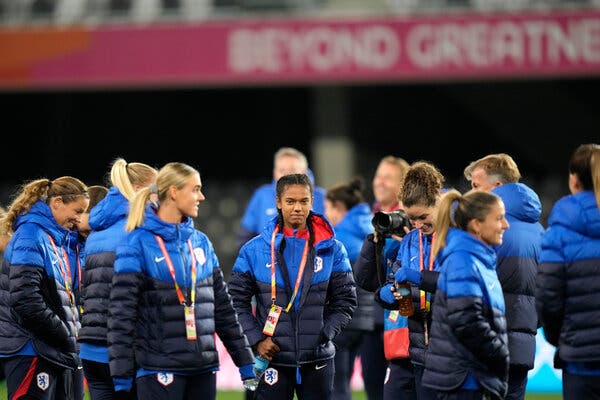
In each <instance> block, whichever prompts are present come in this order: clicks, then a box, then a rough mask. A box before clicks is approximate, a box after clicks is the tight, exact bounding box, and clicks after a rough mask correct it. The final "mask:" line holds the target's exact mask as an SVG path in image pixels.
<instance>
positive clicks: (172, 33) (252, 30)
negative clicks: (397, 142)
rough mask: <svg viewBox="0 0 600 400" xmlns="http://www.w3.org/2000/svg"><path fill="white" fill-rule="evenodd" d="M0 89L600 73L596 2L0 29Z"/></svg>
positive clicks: (599, 32) (362, 80) (361, 80)
mask: <svg viewBox="0 0 600 400" xmlns="http://www.w3.org/2000/svg"><path fill="white" fill-rule="evenodd" d="M0 54H1V55H2V57H0V88H3V89H7V88H25V89H29V88H43V87H56V86H58V87H64V86H67V87H79V86H83V87H90V86H92V87H93V86H100V87H103V86H157V85H159V86H161V85H162V86H169V85H178V86H194V85H264V84H313V83H352V82H371V81H378V82H388V81H432V80H437V81H440V80H445V81H447V80H481V79H488V80H489V79H502V78H538V77H564V76H592V75H600V10H578V11H567V10H564V11H554V12H521V13H517V14H513V13H510V14H508V13H502V14H475V13H468V14H460V15H454V14H450V15H420V16H412V17H398V16H395V17H382V18H342V19H339V18H338V19H322V18H319V19H316V18H315V19H283V18H282V19H263V20H247V19H237V20H229V21H205V22H198V23H188V22H180V23H169V24H154V25H134V24H122V25H98V26H78V27H72V26H69V27H56V26H52V27H50V26H49V27H30V28H27V29H25V28H19V27H3V28H0Z"/></svg>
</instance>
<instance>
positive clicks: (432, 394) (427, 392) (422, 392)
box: [413, 364, 437, 400]
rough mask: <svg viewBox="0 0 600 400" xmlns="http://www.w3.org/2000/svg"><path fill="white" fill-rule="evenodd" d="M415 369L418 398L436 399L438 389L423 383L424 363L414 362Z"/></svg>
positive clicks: (424, 399) (420, 399)
mask: <svg viewBox="0 0 600 400" xmlns="http://www.w3.org/2000/svg"><path fill="white" fill-rule="evenodd" d="M413 371H414V373H415V388H416V391H417V399H419V400H436V398H437V391H436V390H434V389H431V388H428V387H427V386H423V385H422V384H421V378H423V372H424V371H425V367H424V366H423V365H417V364H413Z"/></svg>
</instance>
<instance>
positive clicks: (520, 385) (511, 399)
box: [504, 365, 529, 400]
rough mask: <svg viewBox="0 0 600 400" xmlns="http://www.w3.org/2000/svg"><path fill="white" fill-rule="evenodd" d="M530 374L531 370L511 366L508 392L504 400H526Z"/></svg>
mask: <svg viewBox="0 0 600 400" xmlns="http://www.w3.org/2000/svg"><path fill="white" fill-rule="evenodd" d="M528 372H529V370H528V369H526V368H523V367H516V366H512V365H511V366H510V368H509V370H508V391H507V392H506V397H505V398H504V400H525V390H526V389H527V373H528Z"/></svg>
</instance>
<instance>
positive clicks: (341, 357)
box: [333, 329, 383, 400]
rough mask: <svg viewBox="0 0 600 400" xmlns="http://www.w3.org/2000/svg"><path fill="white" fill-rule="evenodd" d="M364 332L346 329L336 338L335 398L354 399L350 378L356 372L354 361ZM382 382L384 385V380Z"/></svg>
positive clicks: (342, 399) (335, 399)
mask: <svg viewBox="0 0 600 400" xmlns="http://www.w3.org/2000/svg"><path fill="white" fill-rule="evenodd" d="M363 334H364V331H359V330H356V329H346V330H343V331H342V332H341V333H340V334H339V335H337V336H336V337H335V339H334V341H335V345H336V350H335V358H334V362H335V377H334V378H333V399H334V400H352V388H351V387H350V380H351V379H352V374H353V373H354V361H355V359H356V355H357V354H358V350H359V348H360V344H361V342H362V340H363ZM381 382H382V385H383V380H382V381H381Z"/></svg>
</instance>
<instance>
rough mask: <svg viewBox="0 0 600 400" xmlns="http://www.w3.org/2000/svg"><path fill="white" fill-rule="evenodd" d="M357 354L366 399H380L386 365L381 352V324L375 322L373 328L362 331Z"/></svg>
mask: <svg viewBox="0 0 600 400" xmlns="http://www.w3.org/2000/svg"><path fill="white" fill-rule="evenodd" d="M359 354H360V364H361V367H362V378H363V382H364V384H365V392H366V393H367V399H369V400H382V399H383V381H384V380H385V374H386V371H387V367H388V361H387V360H386V359H385V353H384V352H383V325H381V324H376V325H375V330H373V331H371V332H365V333H364V335H363V340H362V342H361V346H360V350H359Z"/></svg>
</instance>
